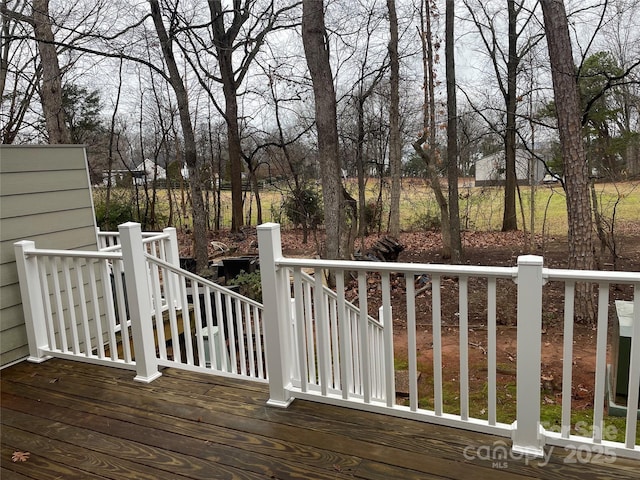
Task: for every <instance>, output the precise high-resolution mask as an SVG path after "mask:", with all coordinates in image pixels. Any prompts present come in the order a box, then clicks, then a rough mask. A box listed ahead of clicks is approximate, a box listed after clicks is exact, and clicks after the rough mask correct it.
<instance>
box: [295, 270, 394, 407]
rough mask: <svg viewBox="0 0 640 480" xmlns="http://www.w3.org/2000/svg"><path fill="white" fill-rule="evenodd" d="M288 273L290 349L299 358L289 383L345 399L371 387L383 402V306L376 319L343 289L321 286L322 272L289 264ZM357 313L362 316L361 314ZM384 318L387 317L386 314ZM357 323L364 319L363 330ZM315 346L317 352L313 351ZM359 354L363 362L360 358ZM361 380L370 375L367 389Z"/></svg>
mask: <svg viewBox="0 0 640 480" xmlns="http://www.w3.org/2000/svg"><path fill="white" fill-rule="evenodd" d="M289 277H290V282H291V283H292V285H293V287H292V288H293V295H294V298H293V299H292V300H293V301H292V305H293V307H292V330H293V335H292V348H293V350H294V353H293V357H294V358H296V359H297V360H298V361H297V362H296V363H295V364H294V365H293V366H294V374H293V384H294V385H295V386H297V387H299V388H300V389H301V391H302V392H307V391H308V390H316V391H322V390H323V389H325V390H326V391H328V392H330V393H331V394H334V395H341V396H342V397H343V398H345V399H346V398H349V396H356V397H358V398H362V397H363V396H364V394H365V392H367V391H370V392H371V395H372V397H373V398H374V399H376V400H380V401H384V400H385V398H386V394H387V392H386V390H385V387H386V381H387V379H386V376H385V375H384V372H383V369H382V365H383V359H384V344H383V334H384V318H383V315H382V310H381V311H380V312H379V320H377V319H375V318H373V317H372V316H370V315H368V314H366V310H365V309H363V310H361V309H359V308H358V307H356V306H355V305H354V304H353V303H351V302H348V301H346V299H345V298H344V288H337V289H336V290H337V291H338V292H341V294H340V295H339V294H338V293H336V292H335V291H333V290H332V289H330V288H328V287H327V286H326V285H324V283H323V277H324V272H323V271H322V270H320V269H317V270H316V271H315V272H314V275H313V276H311V275H309V274H307V273H305V272H304V271H302V269H301V268H300V267H294V268H291V269H289ZM339 311H340V314H339V313H338V312H339ZM361 314H362V315H363V317H366V318H361ZM298 319H299V320H298ZM338 319H340V322H339V321H338ZM343 319H344V320H343ZM387 321H388V322H390V321H391V320H390V318H389V319H388V320H387ZM362 323H365V324H366V330H367V332H366V334H363V333H361V332H362V330H361V324H362ZM320 339H322V341H320ZM362 342H366V343H367V344H366V345H363V344H362ZM364 348H366V349H367V350H368V355H366V356H362V355H361V354H360V351H361V350H362V349H364ZM319 349H322V352H319V351H317V350H319ZM341 349H342V351H341ZM363 358H365V359H366V361H361V359H363ZM320 361H322V362H323V363H322V364H320V363H319V362H320ZM300 372H303V373H302V374H301V373H300ZM321 372H324V373H325V374H324V375H322V374H321ZM321 379H323V380H326V381H320V380H321ZM342 379H344V382H343V381H342ZM365 379H371V385H370V389H369V390H367V389H366V388H365Z"/></svg>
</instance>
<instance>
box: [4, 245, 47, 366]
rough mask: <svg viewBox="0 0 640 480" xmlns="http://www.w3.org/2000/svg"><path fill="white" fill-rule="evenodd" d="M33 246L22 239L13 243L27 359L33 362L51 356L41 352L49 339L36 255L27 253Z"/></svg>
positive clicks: (39, 361)
mask: <svg viewBox="0 0 640 480" xmlns="http://www.w3.org/2000/svg"><path fill="white" fill-rule="evenodd" d="M35 248H36V245H35V243H33V242H32V241H30V240H22V241H20V242H16V243H14V244H13V249H14V252H15V255H16V267H17V269H18V280H19V282H20V295H21V297H22V309H23V311H24V321H25V322H24V323H25V326H26V329H27V340H28V342H29V358H28V360H29V361H30V362H34V363H41V362H44V361H45V360H47V359H49V358H51V357H49V356H47V355H43V353H42V351H43V350H48V349H49V340H48V338H47V324H46V318H45V311H44V304H43V303H42V289H41V287H40V273H39V272H38V257H36V256H35V255H29V252H30V251H33V250H35Z"/></svg>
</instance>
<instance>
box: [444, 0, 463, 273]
mask: <svg viewBox="0 0 640 480" xmlns="http://www.w3.org/2000/svg"><path fill="white" fill-rule="evenodd" d="M454 3H455V2H454V1H453V0H447V2H446V12H445V57H446V77H447V179H448V181H449V229H450V232H451V233H450V235H451V262H452V263H460V262H461V261H462V239H461V238H460V207H459V204H458V113H457V102H456V67H455V59H454V53H453V52H454V45H453V40H454V38H453V24H454V19H455V16H454V13H455V12H454V9H455V5H454Z"/></svg>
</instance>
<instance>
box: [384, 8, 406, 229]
mask: <svg viewBox="0 0 640 480" xmlns="http://www.w3.org/2000/svg"><path fill="white" fill-rule="evenodd" d="M387 9H388V10H389V31H390V37H389V63H390V66H391V78H390V87H391V95H390V105H389V170H390V173H391V206H390V212H389V233H390V234H391V235H393V236H396V237H397V236H398V235H399V234H400V176H401V173H402V172H401V169H402V158H401V157H402V144H401V138H400V60H399V58H398V16H397V14H396V2H395V0H387Z"/></svg>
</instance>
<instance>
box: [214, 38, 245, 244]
mask: <svg viewBox="0 0 640 480" xmlns="http://www.w3.org/2000/svg"><path fill="white" fill-rule="evenodd" d="M218 55H219V56H218V59H219V65H220V76H221V77H222V91H223V93H224V101H225V111H224V113H225V119H226V121H227V145H228V148H229V163H230V167H231V168H230V174H231V231H233V232H237V231H238V230H240V227H242V226H243V225H244V218H243V211H242V151H241V146H240V131H239V129H238V98H237V96H236V95H237V92H236V87H235V79H234V74H233V64H232V59H231V50H230V49H224V48H220V50H219V53H218Z"/></svg>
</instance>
